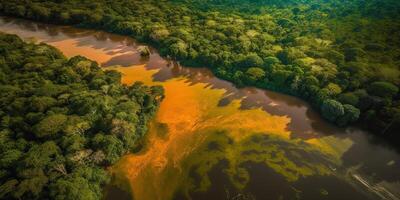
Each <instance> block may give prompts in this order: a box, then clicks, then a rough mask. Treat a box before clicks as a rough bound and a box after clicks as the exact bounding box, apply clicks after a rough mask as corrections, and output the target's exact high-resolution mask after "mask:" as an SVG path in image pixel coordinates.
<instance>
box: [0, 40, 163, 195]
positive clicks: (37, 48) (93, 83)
mask: <svg viewBox="0 0 400 200" xmlns="http://www.w3.org/2000/svg"><path fill="white" fill-rule="evenodd" d="M120 79H121V74H120V73H119V72H116V71H112V70H102V69H101V68H100V67H98V65H97V63H95V62H93V61H90V60H88V59H86V58H84V57H81V56H77V57H72V58H70V59H67V58H65V57H64V56H63V55H62V53H60V52H59V51H58V50H57V49H55V48H53V47H51V46H48V45H46V44H34V43H25V42H23V41H22V40H21V39H20V38H18V37H17V36H14V35H7V34H3V33H0V183H1V185H0V199H58V200H62V199H74V200H75V199H82V200H91V199H92V200H94V199H101V197H102V193H103V186H104V185H105V184H107V183H108V181H109V180H110V175H109V173H108V172H107V171H106V167H107V166H109V165H111V164H113V163H115V162H116V161H117V160H118V159H119V158H120V157H121V156H122V155H123V154H125V153H127V152H129V151H132V150H134V148H137V145H138V142H139V139H140V138H141V137H142V136H143V135H144V133H145V132H146V129H147V122H148V121H149V120H150V119H151V118H152V116H153V114H154V113H155V111H156V110H157V108H158V105H159V103H160V101H161V100H162V98H163V88H161V87H159V86H152V87H147V86H144V85H143V84H141V83H135V84H133V85H131V86H126V85H121V83H120Z"/></svg>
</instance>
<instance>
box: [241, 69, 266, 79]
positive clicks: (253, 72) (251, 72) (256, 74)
mask: <svg viewBox="0 0 400 200" xmlns="http://www.w3.org/2000/svg"><path fill="white" fill-rule="evenodd" d="M246 75H247V77H249V79H250V80H251V81H258V80H261V79H262V78H264V77H265V72H264V70H263V69H261V68H258V67H250V68H249V69H247V71H246Z"/></svg>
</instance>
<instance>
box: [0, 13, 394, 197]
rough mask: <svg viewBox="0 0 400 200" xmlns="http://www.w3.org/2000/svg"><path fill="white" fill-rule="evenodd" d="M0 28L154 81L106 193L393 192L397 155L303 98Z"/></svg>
mask: <svg viewBox="0 0 400 200" xmlns="http://www.w3.org/2000/svg"><path fill="white" fill-rule="evenodd" d="M0 31H2V32H6V33H14V34H17V35H19V36H20V37H22V38H24V39H26V40H28V41H38V42H45V43H48V44H50V45H53V46H55V47H57V48H59V49H60V50H61V51H62V52H64V54H65V55H66V56H69V57H70V56H74V55H83V56H86V57H88V58H90V59H93V60H95V61H97V62H99V63H100V64H101V65H102V66H103V67H104V69H105V70H107V69H116V70H118V71H120V72H122V73H123V75H124V76H123V80H122V81H123V83H125V84H131V83H133V82H134V81H142V82H144V83H145V84H148V85H162V86H163V87H164V88H165V92H166V98H165V99H164V101H163V102H162V104H161V106H160V109H159V112H158V113H157V116H156V118H155V120H154V121H153V122H152V123H151V124H150V125H149V133H148V135H147V137H146V141H145V142H144V147H143V149H142V150H141V151H139V152H138V153H134V154H130V155H126V156H125V157H123V158H122V159H121V160H120V161H119V162H118V163H117V164H116V165H114V166H113V167H111V168H110V169H109V170H110V171H111V172H112V173H113V179H114V180H113V183H112V184H111V185H110V186H108V187H107V188H106V191H105V196H106V197H105V198H106V199H110V200H111V199H129V198H134V199H137V200H169V199H208V200H214V199H215V200H223V199H232V200H233V199H236V200H238V199H306V200H309V199H399V197H400V182H399V180H400V170H399V169H400V168H399V167H400V155H399V153H398V152H396V151H394V150H391V149H390V148H389V147H387V146H386V145H385V144H382V143H381V142H379V140H377V139H376V138H374V137H373V136H370V135H369V134H367V133H364V132H362V131H361V130H359V129H357V128H348V129H338V128H335V127H333V126H331V125H330V124H328V123H326V122H325V121H324V120H322V119H321V118H320V116H319V115H318V114H317V113H315V112H314V111H313V110H312V109H311V108H310V107H309V106H308V105H307V104H306V103H305V102H303V101H301V100H299V99H297V98H294V97H291V96H287V95H283V94H278V93H275V92H270V91H265V90H260V89H256V88H242V89H238V88H236V87H235V86H233V85H232V84H231V83H229V82H226V81H224V80H221V79H218V78H216V77H214V76H213V75H212V73H211V72H210V71H209V70H207V69H205V68H188V67H182V66H180V65H179V64H178V63H176V62H173V61H169V60H165V59H163V58H161V57H160V56H159V55H158V53H157V52H156V51H155V50H153V49H152V54H151V56H150V58H148V59H142V58H141V57H140V56H139V54H138V52H137V50H136V49H137V46H138V44H137V43H136V42H135V41H134V40H132V39H130V38H128V37H124V36H118V35H113V34H108V33H104V32H101V31H93V30H84V29H76V28H72V27H64V26H53V25H45V24H40V23H34V22H31V21H25V20H19V19H11V18H0Z"/></svg>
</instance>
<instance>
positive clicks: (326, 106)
mask: <svg viewBox="0 0 400 200" xmlns="http://www.w3.org/2000/svg"><path fill="white" fill-rule="evenodd" d="M321 111H322V116H324V117H325V118H326V119H327V120H329V121H331V122H335V121H336V120H337V119H339V117H341V116H342V115H344V108H343V105H342V104H341V103H340V102H337V101H335V100H332V99H328V100H325V101H324V102H323V103H322V106H321Z"/></svg>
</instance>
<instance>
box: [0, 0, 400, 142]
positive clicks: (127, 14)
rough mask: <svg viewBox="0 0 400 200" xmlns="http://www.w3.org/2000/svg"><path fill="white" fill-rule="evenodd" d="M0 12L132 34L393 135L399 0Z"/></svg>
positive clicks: (187, 60) (85, 1)
mask: <svg viewBox="0 0 400 200" xmlns="http://www.w3.org/2000/svg"><path fill="white" fill-rule="evenodd" d="M0 2H1V3H0V11H1V12H2V13H3V14H5V15H11V16H18V17H24V18H28V19H33V20H38V21H44V22H49V23H57V24H70V25H76V26H81V27H89V28H96V29H102V30H106V31H109V32H113V33H119V34H124V35H128V36H132V37H134V38H136V39H138V40H140V41H144V42H147V43H149V44H151V45H154V46H155V47H157V48H158V49H159V51H160V53H161V54H162V55H164V56H169V57H172V58H175V59H177V60H178V61H180V62H181V63H182V64H185V65H187V66H207V67H209V68H211V69H212V70H213V72H214V73H215V74H216V75H217V76H219V77H221V78H224V79H226V80H230V81H232V82H234V83H235V84H237V85H239V86H257V87H260V88H266V89H271V90H275V91H280V92H284V93H288V94H291V95H295V96H299V97H301V98H303V99H305V100H307V101H308V102H310V103H311V104H312V105H313V106H314V107H315V108H316V109H317V110H319V111H320V112H321V114H322V116H323V117H324V118H326V119H327V120H329V121H331V122H332V123H335V124H337V125H339V126H346V125H349V124H352V123H359V124H362V125H364V126H365V127H367V128H369V129H370V130H372V131H374V132H376V133H379V134H381V135H385V136H386V137H396V135H395V134H396V133H395V131H396V130H399V128H400V127H399V126H400V101H399V99H400V95H399V86H400V70H399V66H400V1H398V0H368V1H365V0H351V1H342V0H324V1H319V0H318V1H317V0H290V1H285V0H257V1H250V0H169V1H157V0H121V1H111V0H99V1H90V0H0Z"/></svg>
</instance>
